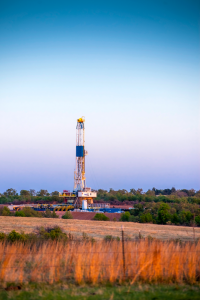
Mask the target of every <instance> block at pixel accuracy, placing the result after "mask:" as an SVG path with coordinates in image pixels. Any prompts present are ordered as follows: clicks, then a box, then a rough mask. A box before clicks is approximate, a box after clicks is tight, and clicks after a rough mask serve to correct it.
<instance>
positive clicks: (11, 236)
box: [8, 230, 28, 242]
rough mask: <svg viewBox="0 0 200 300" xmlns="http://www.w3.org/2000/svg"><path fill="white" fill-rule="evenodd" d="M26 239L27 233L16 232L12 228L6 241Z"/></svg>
mask: <svg viewBox="0 0 200 300" xmlns="http://www.w3.org/2000/svg"><path fill="white" fill-rule="evenodd" d="M27 239H28V237H27V235H26V234H24V233H21V234H20V233H18V232H16V231H15V230H12V231H11V232H10V233H9V234H8V241H10V242H16V241H26V240H27Z"/></svg>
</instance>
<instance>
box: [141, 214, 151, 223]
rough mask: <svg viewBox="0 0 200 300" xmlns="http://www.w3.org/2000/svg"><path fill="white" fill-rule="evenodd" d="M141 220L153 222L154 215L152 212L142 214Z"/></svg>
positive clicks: (142, 221)
mask: <svg viewBox="0 0 200 300" xmlns="http://www.w3.org/2000/svg"><path fill="white" fill-rule="evenodd" d="M140 222H141V223H150V222H153V218H152V215H151V214H150V213H146V214H141V215H140Z"/></svg>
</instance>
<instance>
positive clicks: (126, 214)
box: [120, 211, 131, 222]
mask: <svg viewBox="0 0 200 300" xmlns="http://www.w3.org/2000/svg"><path fill="white" fill-rule="evenodd" d="M130 216H131V214H130V212H128V211H126V212H124V213H123V214H121V218H120V221H122V222H129V220H130Z"/></svg>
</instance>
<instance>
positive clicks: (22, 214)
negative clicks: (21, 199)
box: [15, 210, 26, 217]
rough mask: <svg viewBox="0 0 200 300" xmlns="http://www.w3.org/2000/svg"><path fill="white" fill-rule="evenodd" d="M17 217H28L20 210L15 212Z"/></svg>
mask: <svg viewBox="0 0 200 300" xmlns="http://www.w3.org/2000/svg"><path fill="white" fill-rule="evenodd" d="M15 217H26V215H25V213H24V211H23V210H20V211H16V212H15Z"/></svg>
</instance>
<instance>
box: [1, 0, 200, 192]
mask: <svg viewBox="0 0 200 300" xmlns="http://www.w3.org/2000/svg"><path fill="white" fill-rule="evenodd" d="M0 112H1V115H0V141H1V146H0V170H1V171H0V193H1V192H4V191H5V190H6V189H8V188H15V189H16V190H17V191H18V192H19V191H20V190H21V189H35V190H40V189H47V190H48V191H49V192H52V191H55V190H57V191H62V190H63V189H69V190H73V180H74V168H75V146H76V145H75V143H76V122H77V118H80V117H81V116H84V117H85V119H86V121H85V141H86V150H88V153H89V155H88V156H87V157H86V184H87V186H88V187H92V188H93V189H99V188H102V189H106V190H109V188H113V189H127V190H130V189H131V188H135V189H137V188H143V190H144V191H146V190H148V189H151V188H153V187H156V188H158V189H165V188H171V187H175V188H177V189H183V188H186V189H190V188H194V189H195V190H199V189H200V121H199V120H200V1H199V0H176V1H174V0H151V1H149V0H131V1H126V0H123V1H119V0H115V1H111V0H107V1H104V0H101V1H98V0H97V1H85V0H82V1H77V0H74V1H67V0H65V1H61V0H56V1H51V0H48V1H46V0H40V1H37V0H34V1H33V0H30V1H21V0H18V1H15V0H1V1H0Z"/></svg>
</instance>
